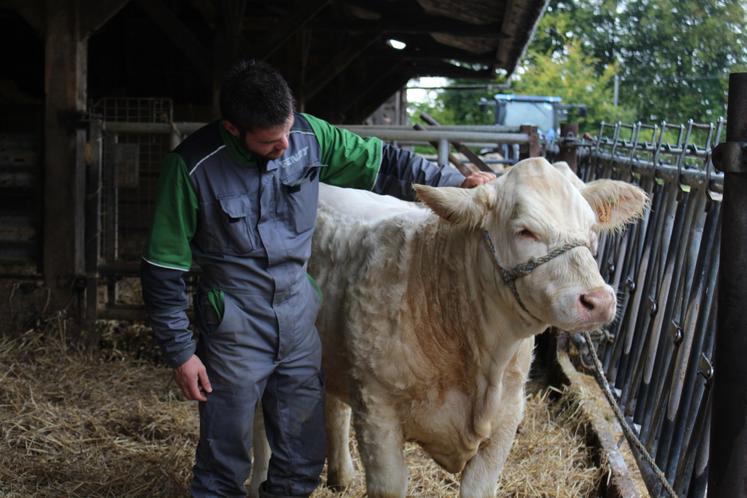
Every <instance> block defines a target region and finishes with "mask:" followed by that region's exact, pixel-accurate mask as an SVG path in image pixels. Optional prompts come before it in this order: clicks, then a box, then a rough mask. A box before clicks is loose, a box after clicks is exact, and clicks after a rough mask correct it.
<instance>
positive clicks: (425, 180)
mask: <svg viewBox="0 0 747 498" xmlns="http://www.w3.org/2000/svg"><path fill="white" fill-rule="evenodd" d="M303 116H304V117H305V118H306V120H307V121H308V122H309V125H310V126H311V128H312V129H313V130H314V134H315V135H316V137H317V140H318V141H319V146H320V149H321V160H322V162H323V163H324V164H325V165H326V167H325V168H323V170H322V174H321V180H322V181H323V182H325V183H329V184H331V185H337V186H340V187H354V188H365V189H369V190H373V191H374V192H376V193H379V194H388V195H393V196H395V197H399V198H400V199H405V200H414V198H415V194H414V191H413V190H412V187H411V186H410V185H411V184H412V183H421V184H424V185H432V186H439V187H440V186H456V185H460V184H461V183H462V181H464V177H463V176H462V175H461V174H460V173H459V172H457V171H456V170H451V169H446V168H441V167H440V166H438V165H437V164H435V163H432V162H430V161H427V160H426V159H425V158H423V157H421V156H419V155H416V154H413V153H411V152H409V151H406V150H403V149H399V148H397V147H394V146H391V145H385V144H384V143H383V142H382V141H381V140H380V139H378V138H375V137H370V138H363V137H360V136H358V135H356V134H355V133H352V132H350V131H348V130H345V129H343V128H337V127H335V126H332V125H331V124H329V123H327V122H326V121H324V120H321V119H319V118H315V117H314V116H309V115H308V114H304V115H303Z"/></svg>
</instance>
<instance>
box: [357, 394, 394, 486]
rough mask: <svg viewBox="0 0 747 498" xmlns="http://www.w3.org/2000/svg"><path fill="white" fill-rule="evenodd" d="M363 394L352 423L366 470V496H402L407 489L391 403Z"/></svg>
mask: <svg viewBox="0 0 747 498" xmlns="http://www.w3.org/2000/svg"><path fill="white" fill-rule="evenodd" d="M366 398H367V400H366V402H365V403H364V404H365V406H364V407H363V409H362V410H357V411H356V414H355V417H353V423H354V425H355V431H356V439H357V441H358V451H359V453H360V455H361V460H362V461H363V467H364V468H365V470H366V490H367V492H368V496H369V498H402V497H404V496H405V493H406V492H407V466H406V465H405V458H404V455H403V445H404V438H403V434H402V427H401V425H400V423H399V420H398V417H397V414H396V412H395V410H394V408H393V407H392V405H391V404H388V403H387V402H386V401H385V400H384V399H381V398H380V399H377V397H376V396H375V395H371V396H367V397H366Z"/></svg>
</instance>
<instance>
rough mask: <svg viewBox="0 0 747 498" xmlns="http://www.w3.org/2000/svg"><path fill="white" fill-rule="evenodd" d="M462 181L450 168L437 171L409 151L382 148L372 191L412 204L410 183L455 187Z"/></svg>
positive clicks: (413, 195)
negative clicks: (379, 165) (379, 166)
mask: <svg viewBox="0 0 747 498" xmlns="http://www.w3.org/2000/svg"><path fill="white" fill-rule="evenodd" d="M463 181H464V176H462V174H461V173H459V172H458V171H457V170H455V169H453V168H450V167H441V166H439V165H438V164H436V163H433V162H431V161H428V160H427V159H426V158H424V157H423V156H421V155H418V154H414V153H412V152H410V151H409V150H405V149H400V148H399V147H395V146H393V145H390V144H385V145H384V150H383V152H382V158H381V168H379V175H378V177H377V178H376V185H375V186H374V188H373V191H374V192H376V193H377V194H387V195H393V196H394V197H399V198H400V199H405V200H408V201H412V200H415V191H414V190H413V189H412V184H413V183H418V184H421V185H430V186H432V187H458V186H459V185H461V184H462V182H463Z"/></svg>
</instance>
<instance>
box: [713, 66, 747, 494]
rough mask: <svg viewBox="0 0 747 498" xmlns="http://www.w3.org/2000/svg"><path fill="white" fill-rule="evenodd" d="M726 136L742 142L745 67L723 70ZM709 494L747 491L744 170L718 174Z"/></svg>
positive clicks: (746, 116) (746, 119) (745, 134)
mask: <svg viewBox="0 0 747 498" xmlns="http://www.w3.org/2000/svg"><path fill="white" fill-rule="evenodd" d="M726 141H727V142H747V73H732V74H731V75H730V76H729V104H728V118H727V127H726ZM722 210H723V211H722V214H721V216H722V231H721V268H720V269H721V271H720V276H719V296H718V318H717V323H718V332H717V334H716V354H715V362H714V363H715V364H716V373H715V377H714V381H713V396H714V399H713V413H712V417H713V418H712V422H713V423H712V424H711V447H710V455H711V458H710V464H709V475H708V496H709V498H720V497H726V496H747V389H745V386H747V361H745V358H744V353H745V351H747V334H745V333H744V331H745V330H747V314H745V312H744V297H745V296H747V174H744V173H736V172H735V173H731V172H727V173H725V174H724V199H723V204H722Z"/></svg>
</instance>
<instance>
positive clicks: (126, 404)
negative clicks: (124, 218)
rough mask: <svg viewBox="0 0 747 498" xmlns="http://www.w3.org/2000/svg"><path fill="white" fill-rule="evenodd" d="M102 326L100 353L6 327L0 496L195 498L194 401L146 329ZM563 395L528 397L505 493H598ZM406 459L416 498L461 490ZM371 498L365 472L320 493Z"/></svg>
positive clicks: (415, 459) (417, 454) (595, 469)
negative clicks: (181, 390) (339, 488)
mask: <svg viewBox="0 0 747 498" xmlns="http://www.w3.org/2000/svg"><path fill="white" fill-rule="evenodd" d="M100 326H101V327H103V332H104V333H103V340H102V342H101V346H102V347H101V348H100V349H97V350H96V351H94V352H80V351H76V350H74V349H73V348H71V346H70V341H69V339H68V337H67V335H68V334H67V330H68V326H67V322H66V321H65V320H64V319H63V318H62V317H50V318H48V319H46V320H44V321H42V322H41V323H40V326H39V327H37V328H35V329H31V330H29V331H27V332H26V333H24V334H21V335H19V336H16V337H14V338H9V337H8V336H4V335H2V331H0V496H2V497H4V498H26V497H50V496H65V497H118V498H121V497H177V496H187V495H188V491H187V490H188V482H189V478H190V471H191V465H192V460H193V453H194V445H195V443H196V436H197V414H196V406H195V404H194V403H190V402H185V401H182V400H181V399H180V396H179V394H178V389H177V388H176V386H175V385H174V384H173V382H172V381H171V374H170V371H169V370H168V369H167V368H166V367H164V366H159V365H158V364H157V363H156V362H154V361H153V358H154V357H155V349H154V346H153V344H152V341H151V339H150V338H149V334H148V331H147V329H145V328H144V327H143V326H130V325H125V324H119V323H117V322H104V323H101V324H100ZM555 394H556V393H553V392H552V391H551V390H550V389H547V388H543V389H539V390H538V391H536V392H534V393H532V394H530V395H529V397H528V403H527V414H526V417H525V419H524V421H523V422H522V425H521V427H520V429H519V434H518V435H517V438H516V441H515V443H514V446H513V449H512V452H511V455H510V456H509V460H508V463H507V465H506V468H505V469H504V472H503V475H502V478H501V481H500V482H501V484H500V490H499V493H498V495H497V496H499V497H516V498H541V497H548V498H549V497H556V498H565V497H568V498H571V497H573V498H579V497H587V496H596V491H597V489H598V487H599V483H600V482H601V480H602V479H603V478H604V474H605V471H604V468H603V465H600V464H599V463H595V455H594V451H593V450H592V449H590V448H588V447H587V446H586V434H585V430H586V429H585V427H586V425H585V423H584V421H583V420H581V419H580V417H579V416H578V415H577V413H576V412H577V409H578V402H577V401H575V399H574V397H573V396H572V395H568V394H563V393H560V395H559V396H556V395H555ZM352 444H353V445H354V441H353V442H352ZM406 459H407V463H408V467H409V473H410V485H409V490H408V494H409V495H411V496H423V497H434V498H435V497H447V496H456V495H457V494H458V476H457V475H453V474H449V473H447V472H445V471H443V470H441V469H440V468H438V466H437V465H436V464H435V463H433V462H432V461H431V460H430V459H429V458H428V457H426V456H425V455H424V454H423V453H422V452H421V451H420V449H419V448H417V447H416V446H415V445H408V446H407V448H406ZM356 465H357V467H358V468H359V469H360V463H359V461H358V460H357V455H356ZM322 482H324V478H323V481H322ZM364 495H365V487H364V483H363V476H362V472H359V475H358V478H357V479H356V481H355V483H354V485H353V486H351V487H350V488H348V489H347V490H346V491H344V492H342V493H333V492H331V491H330V490H329V489H326V488H324V487H323V486H322V487H320V488H319V490H317V491H316V492H315V493H314V495H313V496H314V497H315V498H332V497H337V498H342V497H360V496H364Z"/></svg>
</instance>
